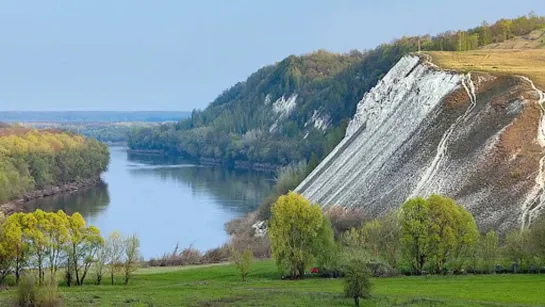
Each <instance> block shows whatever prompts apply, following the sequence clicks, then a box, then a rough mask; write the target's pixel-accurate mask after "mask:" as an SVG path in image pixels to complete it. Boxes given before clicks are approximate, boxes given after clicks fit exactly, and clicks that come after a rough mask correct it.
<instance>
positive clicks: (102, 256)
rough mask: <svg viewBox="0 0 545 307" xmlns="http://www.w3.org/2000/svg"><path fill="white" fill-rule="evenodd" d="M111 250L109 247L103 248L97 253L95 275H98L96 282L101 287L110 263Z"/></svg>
mask: <svg viewBox="0 0 545 307" xmlns="http://www.w3.org/2000/svg"><path fill="white" fill-rule="evenodd" d="M109 254H110V253H109V249H108V246H102V247H101V248H100V249H99V250H98V251H97V256H96V261H95V273H96V281H97V285H100V283H101V282H102V277H103V276H104V271H105V267H106V263H107V262H108V258H109Z"/></svg>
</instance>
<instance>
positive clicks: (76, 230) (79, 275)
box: [67, 212, 104, 286]
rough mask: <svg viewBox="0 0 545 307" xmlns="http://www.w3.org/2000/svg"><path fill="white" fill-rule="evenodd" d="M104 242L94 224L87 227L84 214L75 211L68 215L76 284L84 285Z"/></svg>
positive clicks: (69, 253) (69, 240) (69, 248)
mask: <svg viewBox="0 0 545 307" xmlns="http://www.w3.org/2000/svg"><path fill="white" fill-rule="evenodd" d="M103 244H104V240H103V239H102V237H101V236H100V231H99V230H98V228H96V227H94V226H90V227H86V225H85V220H84V219H83V216H81V214H79V213H77V212H76V213H74V214H72V216H69V217H68V253H67V254H68V259H70V261H71V262H72V270H73V272H74V274H75V277H76V284H77V285H80V286H81V285H83V282H84V280H85V277H86V276H87V273H88V271H89V268H90V267H91V264H92V263H93V262H94V259H95V256H96V253H97V251H98V250H99V249H100V247H101V246H102V245H103Z"/></svg>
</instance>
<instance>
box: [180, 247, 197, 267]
mask: <svg viewBox="0 0 545 307" xmlns="http://www.w3.org/2000/svg"><path fill="white" fill-rule="evenodd" d="M201 257H202V254H201V252H200V251H199V250H198V249H196V248H193V246H192V245H190V246H189V247H188V248H185V249H184V250H183V251H182V253H181V254H180V260H181V263H182V265H192V264H200V263H201Z"/></svg>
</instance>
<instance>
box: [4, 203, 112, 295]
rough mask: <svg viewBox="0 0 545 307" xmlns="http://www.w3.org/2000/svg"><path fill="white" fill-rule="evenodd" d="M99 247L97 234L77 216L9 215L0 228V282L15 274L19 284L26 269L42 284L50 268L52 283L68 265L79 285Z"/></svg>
mask: <svg viewBox="0 0 545 307" xmlns="http://www.w3.org/2000/svg"><path fill="white" fill-rule="evenodd" d="M102 245H103V239H102V237H101V236H100V231H99V230H98V229H97V228H96V227H93V226H90V227H86V225H85V220H84V219H83V217H82V216H81V215H80V214H79V213H74V214H73V215H72V216H68V215H66V214H65V213H64V212H63V211H58V212H44V211H42V210H36V211H35V212H32V213H15V214H12V215H10V216H8V217H7V218H6V219H3V220H1V225H0V282H2V281H3V280H4V279H5V277H6V276H7V275H9V274H11V273H14V274H15V279H16V282H17V283H18V282H19V280H20V278H21V276H22V275H23V271H24V270H25V269H31V270H35V271H36V273H37V275H38V278H37V280H38V283H39V284H44V278H45V272H46V270H47V269H49V274H50V277H51V279H52V280H51V281H52V282H54V281H55V277H56V273H57V271H58V269H59V267H60V266H61V264H63V263H66V262H68V263H66V264H67V271H68V272H70V274H71V272H74V274H75V276H76V283H77V284H78V285H82V284H83V282H84V279H85V276H86V275H87V272H88V270H89V268H90V266H91V264H92V263H93V262H94V261H95V254H96V251H97V249H98V248H99V247H101V246H102ZM68 284H70V281H68Z"/></svg>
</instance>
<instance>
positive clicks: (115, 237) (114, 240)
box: [106, 231, 125, 285]
mask: <svg viewBox="0 0 545 307" xmlns="http://www.w3.org/2000/svg"><path fill="white" fill-rule="evenodd" d="M124 245H125V244H124V242H123V237H122V236H121V233H119V232H117V231H114V232H112V233H111V234H110V236H109V237H108V240H107V241H106V246H107V249H108V260H109V261H110V263H109V266H108V271H109V273H110V278H111V279H112V285H113V284H114V278H115V274H116V272H117V271H118V270H119V268H120V266H121V264H122V260H123V249H124Z"/></svg>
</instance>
